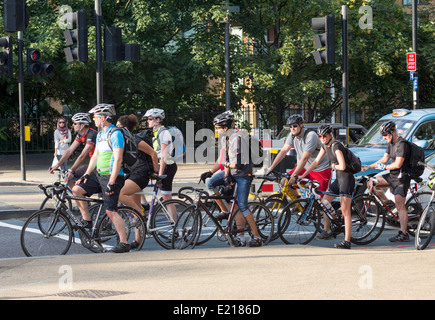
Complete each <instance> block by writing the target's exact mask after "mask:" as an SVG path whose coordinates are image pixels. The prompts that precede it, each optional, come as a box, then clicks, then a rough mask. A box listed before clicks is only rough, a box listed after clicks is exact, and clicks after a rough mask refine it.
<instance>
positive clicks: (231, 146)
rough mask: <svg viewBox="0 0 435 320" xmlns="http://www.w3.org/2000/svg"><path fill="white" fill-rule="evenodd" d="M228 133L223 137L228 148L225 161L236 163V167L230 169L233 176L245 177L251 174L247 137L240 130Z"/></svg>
mask: <svg viewBox="0 0 435 320" xmlns="http://www.w3.org/2000/svg"><path fill="white" fill-rule="evenodd" d="M227 133H228V134H230V135H229V136H228V139H227V137H225V141H226V143H225V145H226V148H227V149H228V154H226V153H225V158H224V160H225V162H226V161H228V162H230V163H234V164H236V167H237V168H236V169H231V175H232V176H233V177H246V176H249V175H251V174H252V167H253V166H252V161H251V160H250V157H249V152H251V150H249V138H248V136H247V135H242V134H241V133H240V132H236V131H235V130H231V131H229V132H227ZM227 158H228V159H227Z"/></svg>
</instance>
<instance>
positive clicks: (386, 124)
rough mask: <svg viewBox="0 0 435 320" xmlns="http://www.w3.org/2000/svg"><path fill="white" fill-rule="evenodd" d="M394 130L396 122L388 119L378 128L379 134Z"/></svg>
mask: <svg viewBox="0 0 435 320" xmlns="http://www.w3.org/2000/svg"><path fill="white" fill-rule="evenodd" d="M395 130H396V124H395V123H394V121H392V120H390V121H387V122H384V123H383V124H382V125H381V127H380V128H379V133H380V134H381V135H385V134H387V133H391V132H393V131H395Z"/></svg>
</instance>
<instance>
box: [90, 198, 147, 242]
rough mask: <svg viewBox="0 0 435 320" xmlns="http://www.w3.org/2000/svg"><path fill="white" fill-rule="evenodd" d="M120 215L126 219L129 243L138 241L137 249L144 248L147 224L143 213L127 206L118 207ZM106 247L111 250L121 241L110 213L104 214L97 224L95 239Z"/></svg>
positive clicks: (125, 225) (125, 226) (125, 224)
mask: <svg viewBox="0 0 435 320" xmlns="http://www.w3.org/2000/svg"><path fill="white" fill-rule="evenodd" d="M117 213H118V215H119V216H121V218H122V220H123V221H124V229H125V234H126V237H127V243H129V244H131V243H133V242H134V241H135V242H136V243H137V247H136V248H135V249H134V250H135V251H139V250H140V249H142V246H143V244H144V242H145V238H146V225H145V221H144V219H143V218H142V216H141V214H140V213H139V212H137V211H136V210H135V209H133V208H131V207H127V206H122V207H119V208H118V211H117ZM94 240H96V241H98V243H99V244H100V245H101V246H102V247H103V248H104V250H105V251H110V249H112V248H113V247H115V246H116V245H117V244H118V243H119V236H118V232H117V230H116V228H115V226H114V225H113V223H112V220H111V219H110V218H109V216H108V215H104V217H103V218H102V219H101V221H100V222H99V223H98V226H97V233H96V237H95V239H94Z"/></svg>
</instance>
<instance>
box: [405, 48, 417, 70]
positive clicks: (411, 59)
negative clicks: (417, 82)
mask: <svg viewBox="0 0 435 320" xmlns="http://www.w3.org/2000/svg"><path fill="white" fill-rule="evenodd" d="M406 64H407V66H408V71H412V72H414V71H417V55H416V53H415V52H408V53H407V54H406Z"/></svg>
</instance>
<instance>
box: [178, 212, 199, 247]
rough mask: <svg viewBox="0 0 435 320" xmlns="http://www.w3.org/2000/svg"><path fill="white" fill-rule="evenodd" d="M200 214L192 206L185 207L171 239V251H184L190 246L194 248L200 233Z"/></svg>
mask: <svg viewBox="0 0 435 320" xmlns="http://www.w3.org/2000/svg"><path fill="white" fill-rule="evenodd" d="M201 219H202V216H201V213H200V211H199V210H197V209H196V207H195V206H194V205H192V206H189V207H187V208H186V209H184V210H183V212H181V213H180V214H179V216H178V219H177V222H175V225H174V231H173V232H172V237H171V246H172V248H173V249H179V250H182V249H185V248H187V247H188V246H190V245H192V249H193V248H194V247H195V244H196V241H197V240H198V236H199V234H200V233H201Z"/></svg>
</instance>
